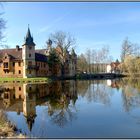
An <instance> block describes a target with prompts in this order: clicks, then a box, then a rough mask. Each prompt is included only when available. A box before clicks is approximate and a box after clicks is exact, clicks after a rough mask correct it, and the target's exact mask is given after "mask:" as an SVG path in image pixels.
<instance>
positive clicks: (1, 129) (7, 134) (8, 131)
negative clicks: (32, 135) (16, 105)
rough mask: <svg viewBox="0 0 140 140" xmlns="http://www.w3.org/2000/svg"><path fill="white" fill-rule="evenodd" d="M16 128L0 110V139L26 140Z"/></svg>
mask: <svg viewBox="0 0 140 140" xmlns="http://www.w3.org/2000/svg"><path fill="white" fill-rule="evenodd" d="M17 132H19V130H18V128H17V127H16V126H15V125H14V124H13V123H12V122H11V121H9V120H8V118H7V115H6V113H5V112H4V111H3V110H0V138H26V136H25V135H23V134H22V133H21V132H20V133H19V134H18V133H17Z"/></svg>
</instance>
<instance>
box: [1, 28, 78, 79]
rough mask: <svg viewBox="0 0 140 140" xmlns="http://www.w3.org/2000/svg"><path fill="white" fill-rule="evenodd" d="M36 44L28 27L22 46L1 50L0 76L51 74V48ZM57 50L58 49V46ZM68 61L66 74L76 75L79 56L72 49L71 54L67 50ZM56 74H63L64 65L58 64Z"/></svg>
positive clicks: (65, 67)
mask: <svg viewBox="0 0 140 140" xmlns="http://www.w3.org/2000/svg"><path fill="white" fill-rule="evenodd" d="M51 43H52V42H51V40H49V42H48V48H50V47H51ZM35 46H36V44H35V43H34V41H33V37H32V36H31V33H30V29H29V28H28V31H27V34H26V37H25V40H24V43H23V45H22V47H19V46H18V45H17V46H16V48H13V49H2V50H0V77H21V78H28V77H46V76H51V75H52V71H51V69H50V68H49V65H48V57H49V49H42V50H36V49H35ZM56 51H58V49H57V48H56ZM66 59H67V61H66V63H64V70H63V71H64V75H65V76H75V75H76V59H77V56H76V54H75V52H74V50H72V52H71V54H70V53H69V52H67V57H66ZM56 65H57V66H54V67H56V68H57V69H56V75H55V76H61V75H62V65H60V64H56Z"/></svg>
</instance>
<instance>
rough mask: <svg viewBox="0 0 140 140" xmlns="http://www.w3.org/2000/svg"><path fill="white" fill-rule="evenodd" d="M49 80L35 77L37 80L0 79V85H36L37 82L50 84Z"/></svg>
mask: <svg viewBox="0 0 140 140" xmlns="http://www.w3.org/2000/svg"><path fill="white" fill-rule="evenodd" d="M50 81H51V79H50V78H46V77H37V78H0V83H9V82H12V83H37V82H39V83H40V82H43V83H44V82H45V83H46V82H50Z"/></svg>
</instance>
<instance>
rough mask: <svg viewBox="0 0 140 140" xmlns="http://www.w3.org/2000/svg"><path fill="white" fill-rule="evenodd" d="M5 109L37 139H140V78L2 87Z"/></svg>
mask: <svg viewBox="0 0 140 140" xmlns="http://www.w3.org/2000/svg"><path fill="white" fill-rule="evenodd" d="M0 95H1V96H0V109H2V110H4V111H5V112H6V114H7V116H8V118H9V120H10V121H12V122H13V123H14V124H16V126H17V127H18V129H20V130H21V132H22V133H23V134H26V135H27V137H31V138H140V80H139V79H116V80H93V81H82V80H81V81H74V80H69V81H54V82H52V83H48V84H41V83H40V84H20V83H13V84H12V83H11V84H8V83H6V84H2V85H0Z"/></svg>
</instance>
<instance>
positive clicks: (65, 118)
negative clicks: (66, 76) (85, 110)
mask: <svg viewBox="0 0 140 140" xmlns="http://www.w3.org/2000/svg"><path fill="white" fill-rule="evenodd" d="M74 82H75V81H74ZM74 82H72V81H70V82H61V86H62V90H61V93H60V94H59V97H58V98H55V99H54V98H53V99H52V100H51V99H50V100H49V103H48V114H49V115H50V117H51V121H52V122H53V123H55V124H56V125H58V126H60V127H64V126H65V125H66V124H69V123H70V122H71V121H72V120H73V119H76V110H75V107H74V106H75V102H76V100H77V98H78V97H77V87H76V82H75V84H74ZM54 94H55V93H54Z"/></svg>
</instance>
